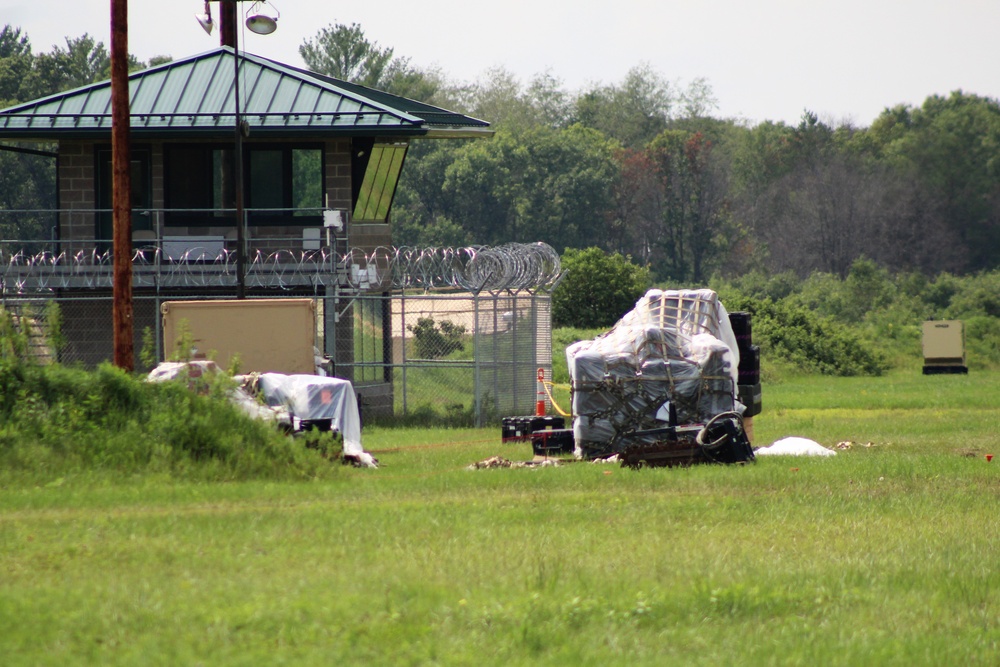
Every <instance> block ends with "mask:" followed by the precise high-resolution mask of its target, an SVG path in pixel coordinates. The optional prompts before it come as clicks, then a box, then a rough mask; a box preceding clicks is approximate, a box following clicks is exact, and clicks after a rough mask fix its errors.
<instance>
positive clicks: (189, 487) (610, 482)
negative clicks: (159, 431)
mask: <svg viewBox="0 0 1000 667" xmlns="http://www.w3.org/2000/svg"><path fill="white" fill-rule="evenodd" d="M998 380H1000V376H997V375H995V374H985V373H983V374H975V373H974V374H972V375H970V376H967V377H966V376H938V377H923V376H921V375H919V374H918V373H917V372H906V373H893V374H890V375H889V376H887V377H883V378H877V379H872V378H844V379H829V378H812V377H810V378H803V379H796V380H788V381H785V382H783V383H781V384H776V385H768V386H766V387H765V394H764V401H765V412H764V413H763V414H762V415H760V416H759V417H757V418H756V419H755V424H754V431H755V439H756V442H755V444H757V445H761V444H768V443H770V442H771V441H773V440H774V439H776V438H779V437H783V436H786V435H801V436H805V437H810V438H813V439H815V440H818V441H819V442H821V443H823V444H825V445H827V446H832V445H834V444H835V443H837V442H840V441H854V442H855V443H858V444H857V445H855V446H854V447H852V448H851V449H849V450H845V451H841V452H840V453H838V455H837V456H836V457H832V458H824V459H815V458H809V459H805V458H787V457H783V458H771V459H765V458H763V457H762V458H761V459H759V461H758V462H757V463H756V464H753V465H748V466H742V467H735V466H734V467H719V466H700V467H694V468H689V469H673V470H671V469H652V470H650V469H646V470H641V471H631V470H625V469H621V468H619V467H617V466H609V465H594V464H589V463H573V464H569V465H566V466H563V467H559V468H544V469H531V470H529V469H502V470H478V471H470V470H467V469H466V466H468V465H469V464H470V463H473V462H475V461H478V460H481V459H484V458H486V457H488V456H492V455H496V454H500V455H504V456H506V457H508V458H512V459H517V458H522V459H523V458H527V457H528V456H529V454H530V449H529V447H528V446H527V445H523V444H518V445H511V444H501V442H500V439H499V427H496V428H491V429H485V430H474V429H470V430H453V431H449V430H440V429H439V430H418V429H392V428H385V427H380V428H370V429H366V431H365V434H364V441H365V446H366V448H367V449H369V450H372V451H374V452H375V454H376V456H377V457H378V458H379V460H380V462H381V464H382V467H381V468H380V469H378V470H360V469H351V468H343V469H342V470H340V471H339V474H338V475H336V476H335V478H334V479H333V480H332V481H331V480H325V481H322V482H311V483H310V482H303V483H274V482H245V483H231V484H208V483H205V484H197V483H190V482H183V483H178V482H176V481H174V480H171V479H170V478H168V477H155V476H141V477H136V478H131V479H115V478H110V477H107V476H101V475H97V474H93V475H88V474H81V475H78V476H71V477H60V478H55V479H50V480H44V481H42V482H40V483H39V482H38V480H37V478H33V480H32V481H31V482H30V483H29V482H28V481H25V480H23V479H20V478H18V477H17V475H14V474H11V473H3V472H0V628H2V631H0V656H2V658H0V662H2V663H3V664H5V665H67V664H101V665H131V664H142V665H193V664H204V665H262V664H266V665H277V664H317V665H330V664H335V665H340V664H364V665H428V664H440V665H528V664H531V665H538V664H541V665H608V664H620V665H663V664H683V665H775V664H777V665H785V664H789V665H795V664H802V665H943V664H956V665H958V664H961V665H969V664H981V665H995V664H1000V569H998V567H997V564H998V562H1000V559H998V553H1000V460H995V461H992V462H987V460H986V458H985V455H986V454H991V453H995V454H997V455H1000V410H998V407H997V402H998V401H1000V399H998V396H1000V391H998ZM868 442H871V443H873V446H871V447H864V446H861V445H862V444H866V443H868Z"/></svg>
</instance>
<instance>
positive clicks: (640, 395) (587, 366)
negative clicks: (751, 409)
mask: <svg viewBox="0 0 1000 667" xmlns="http://www.w3.org/2000/svg"><path fill="white" fill-rule="evenodd" d="M566 360H567V362H568V365H569V374H570V380H571V382H572V390H573V414H574V415H575V417H574V421H573V435H574V439H575V441H576V453H577V455H578V456H585V457H594V456H603V455H605V454H611V453H614V452H617V451H620V450H621V448H622V447H623V446H624V445H625V444H635V443H641V442H650V443H652V442H655V441H656V440H657V438H658V437H659V436H658V435H657V434H649V435H644V436H634V435H632V434H633V433H635V432H636V431H646V430H652V429H658V428H663V427H665V426H667V425H668V424H667V419H668V414H669V410H667V409H666V408H665V405H667V404H670V405H671V406H673V409H674V411H675V414H676V417H677V422H678V423H679V424H682V425H683V424H696V423H704V422H707V421H708V420H709V419H711V418H712V417H713V416H715V415H717V414H719V413H721V412H726V411H729V410H733V409H734V407H736V408H737V409H739V408H740V407H742V406H740V405H739V404H738V403H736V400H735V396H736V393H735V389H736V380H737V367H738V365H739V351H738V348H737V345H736V337H735V336H734V335H733V331H732V328H731V326H730V324H729V316H728V313H726V310H725V308H724V307H723V306H722V304H721V303H719V299H718V296H717V295H716V294H715V292H713V291H711V290H684V291H675V290H670V291H661V290H650V291H649V292H647V293H646V294H645V296H643V297H642V298H641V299H640V300H639V302H638V303H637V304H636V306H635V308H634V309H632V310H631V311H630V312H629V313H627V314H626V315H625V316H624V317H622V319H621V320H619V322H618V323H617V324H616V325H615V326H614V327H613V328H612V329H611V330H610V331H609V332H607V333H605V334H603V335H601V336H599V337H597V338H595V339H594V340H590V341H580V342H579V343H575V344H574V345H571V346H569V347H568V348H566ZM623 438H627V439H628V442H627V443H623Z"/></svg>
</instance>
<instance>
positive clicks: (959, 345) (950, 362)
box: [923, 320, 968, 374]
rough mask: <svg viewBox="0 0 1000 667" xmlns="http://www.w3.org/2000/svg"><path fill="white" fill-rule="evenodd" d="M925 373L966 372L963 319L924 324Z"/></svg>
mask: <svg viewBox="0 0 1000 667" xmlns="http://www.w3.org/2000/svg"><path fill="white" fill-rule="evenodd" d="M923 334H924V336H923V348H924V374H931V373H966V372H968V369H967V368H966V365H965V326H964V324H963V323H962V322H961V320H931V321H929V322H924V324H923Z"/></svg>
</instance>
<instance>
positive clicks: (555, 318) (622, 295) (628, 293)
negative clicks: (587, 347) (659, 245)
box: [552, 248, 649, 329]
mask: <svg viewBox="0 0 1000 667" xmlns="http://www.w3.org/2000/svg"><path fill="white" fill-rule="evenodd" d="M562 267H563V269H564V270H565V271H566V277H565V278H564V279H563V281H562V283H561V284H560V285H559V287H557V288H556V290H555V292H553V294H552V325H553V326H556V327H577V328H581V329H591V328H595V327H610V326H611V325H612V324H614V323H615V322H617V321H618V320H619V319H620V318H621V316H622V315H624V314H625V313H627V312H628V311H629V310H631V309H632V307H633V306H635V302H636V301H638V300H639V297H641V296H642V295H643V294H644V293H645V292H646V289H647V288H648V287H649V269H647V268H644V267H641V266H638V265H636V264H633V263H632V262H631V261H630V260H629V258H627V257H623V256H622V255H620V254H618V253H615V254H613V255H608V254H605V252H604V251H603V250H601V249H600V248H588V249H586V250H575V249H572V248H571V249H568V250H566V252H565V254H564V255H563V256H562Z"/></svg>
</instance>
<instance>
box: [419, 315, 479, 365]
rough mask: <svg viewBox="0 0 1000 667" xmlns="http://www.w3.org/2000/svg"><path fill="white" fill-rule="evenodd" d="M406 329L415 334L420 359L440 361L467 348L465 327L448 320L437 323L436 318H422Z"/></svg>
mask: <svg viewBox="0 0 1000 667" xmlns="http://www.w3.org/2000/svg"><path fill="white" fill-rule="evenodd" d="M406 328H407V330H409V331H410V332H412V333H413V339H414V345H415V346H416V353H417V357H418V358H420V359H440V358H441V357H445V356H447V355H449V354H451V353H452V352H457V351H458V350H461V349H462V348H464V347H465V341H464V337H465V327H464V326H462V325H460V324H455V323H454V322H449V321H448V320H442V321H441V322H435V321H434V318H431V317H421V318H420V319H418V320H417V323H416V324H410V325H407V327H406Z"/></svg>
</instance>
